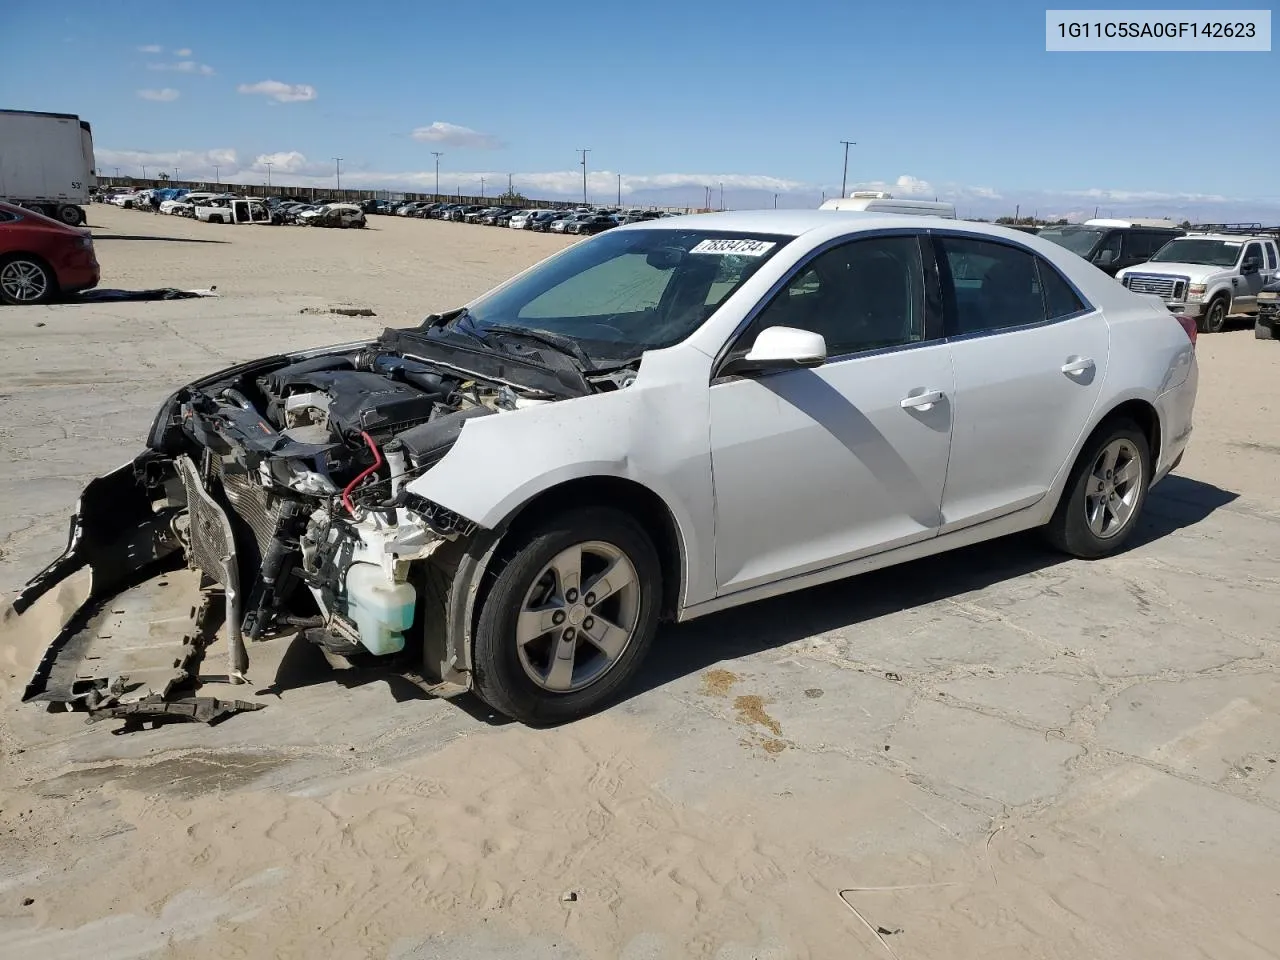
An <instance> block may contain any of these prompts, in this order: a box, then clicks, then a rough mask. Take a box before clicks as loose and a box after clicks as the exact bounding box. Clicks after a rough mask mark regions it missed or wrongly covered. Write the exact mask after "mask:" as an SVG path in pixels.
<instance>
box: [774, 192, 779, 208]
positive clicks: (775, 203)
mask: <svg viewBox="0 0 1280 960" xmlns="http://www.w3.org/2000/svg"><path fill="white" fill-rule="evenodd" d="M773 209H775V210H777V209H778V195H777V194H776V193H775V194H774V195H773Z"/></svg>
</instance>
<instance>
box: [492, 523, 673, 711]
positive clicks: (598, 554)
mask: <svg viewBox="0 0 1280 960" xmlns="http://www.w3.org/2000/svg"><path fill="white" fill-rule="evenodd" d="M661 595H662V569H661V566H660V564H659V562H658V554H657V551H656V550H655V549H654V546H653V542H652V541H651V540H650V539H649V536H648V534H646V533H645V531H644V529H643V528H642V527H640V526H639V525H638V524H637V523H636V522H635V521H634V520H633V519H631V517H629V516H628V515H626V514H624V513H621V512H619V511H616V510H612V509H608V508H600V507H589V508H583V509H578V510H572V511H569V512H566V513H564V514H561V515H560V516H558V517H553V518H551V519H550V520H549V521H547V522H546V523H545V524H543V525H542V526H540V527H538V528H537V529H535V530H533V531H531V532H529V533H528V534H527V535H525V536H523V537H521V538H520V539H519V540H518V541H517V542H516V543H514V544H513V545H512V547H511V549H510V550H509V551H508V552H507V553H506V557H505V561H504V562H503V563H502V564H501V565H500V568H499V572H498V573H497V575H496V578H495V580H494V581H493V585H492V588H491V589H490V591H489V594H488V596H487V597H486V598H485V600H484V604H483V606H482V608H481V610H480V616H479V620H478V622H477V624H476V635H475V649H474V661H475V688H476V692H477V693H478V694H479V695H480V696H481V698H483V699H484V700H485V702H487V703H488V704H489V705H491V706H492V707H494V708H495V709H497V710H499V711H500V712H502V713H504V714H507V715H508V716H511V717H514V718H515V719H517V720H521V721H523V722H525V723H539V724H547V723H561V722H564V721H566V720H572V719H575V718H577V717H581V716H583V715H585V714H588V713H591V712H592V711H594V710H596V709H598V708H600V707H601V706H603V705H605V704H606V703H608V702H609V701H610V700H611V699H612V698H613V697H614V695H615V694H617V693H618V691H620V690H621V689H622V688H623V687H624V686H625V685H626V684H627V682H628V681H630V680H631V679H632V678H633V677H634V676H635V674H636V672H637V670H638V669H639V667H640V663H641V661H642V660H643V658H644V654H645V652H646V651H647V650H648V647H649V645H650V643H651V642H652V640H653V636H654V633H655V632H656V630H657V625H658V606H659V601H660V598H661Z"/></svg>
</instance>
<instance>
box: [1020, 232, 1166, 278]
mask: <svg viewBox="0 0 1280 960" xmlns="http://www.w3.org/2000/svg"><path fill="white" fill-rule="evenodd" d="M1186 232H1187V231H1185V230H1183V229H1182V228H1181V227H1175V226H1172V225H1169V226H1165V225H1163V224H1154V223H1151V222H1150V221H1147V222H1145V223H1144V222H1143V221H1128V220H1086V221H1085V222H1084V223H1068V224H1062V225H1060V226H1049V227H1041V228H1040V232H1039V233H1038V234H1037V236H1040V237H1044V239H1046V240H1049V241H1052V242H1053V243H1056V244H1058V246H1060V247H1066V248H1067V249H1068V250H1070V251H1071V252H1072V253H1077V254H1079V255H1080V256H1082V257H1084V258H1085V259H1086V260H1088V261H1089V262H1090V263H1092V264H1093V265H1094V266H1095V267H1097V268H1098V269H1099V270H1101V271H1102V272H1103V273H1109V274H1111V276H1113V277H1114V276H1115V275H1116V274H1117V273H1118V272H1119V271H1121V270H1123V269H1124V268H1125V267H1132V266H1134V265H1135V264H1139V263H1146V262H1147V261H1148V260H1150V259H1151V258H1152V257H1153V256H1154V255H1155V253H1156V251H1157V250H1159V249H1160V248H1161V247H1163V246H1164V245H1165V244H1166V243H1168V242H1169V241H1170V240H1172V239H1174V238H1175V237H1181V236H1185V235H1186Z"/></svg>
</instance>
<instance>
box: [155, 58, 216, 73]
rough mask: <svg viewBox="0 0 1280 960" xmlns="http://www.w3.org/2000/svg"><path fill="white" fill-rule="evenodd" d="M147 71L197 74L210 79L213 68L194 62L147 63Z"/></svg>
mask: <svg viewBox="0 0 1280 960" xmlns="http://www.w3.org/2000/svg"><path fill="white" fill-rule="evenodd" d="M147 69H148V70H168V71H172V72H173V73H198V74H200V76H202V77H212V76H213V74H214V72H215V71H214V69H213V67H211V66H209V65H208V64H207V63H196V62H195V61H194V60H179V61H178V62H177V63H148V64H147Z"/></svg>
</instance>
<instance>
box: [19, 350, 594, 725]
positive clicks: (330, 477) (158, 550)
mask: <svg viewBox="0 0 1280 960" xmlns="http://www.w3.org/2000/svg"><path fill="white" fill-rule="evenodd" d="M428 347H430V349H428ZM441 356H443V357H444V361H443V362H442V361H441V360H440V357H441ZM433 357H434V359H433ZM516 367H517V368H518V367H519V364H516ZM474 368H480V369H479V372H476V370H475V369H474ZM511 368H512V358H510V357H507V358H503V359H500V360H494V359H492V358H491V357H486V356H485V355H484V353H483V351H479V350H467V349H463V348H459V347H448V346H443V347H442V346H439V345H432V344H430V343H429V341H427V340H426V339H424V338H423V336H420V335H415V334H414V332H413V331H396V330H388V331H387V332H386V333H384V334H383V336H382V337H381V338H380V339H379V340H376V341H372V342H367V343H360V344H351V345H345V346H342V347H334V348H328V349H326V350H323V351H312V352H308V353H300V354H291V355H288V356H276V357H269V358H265V359H263V360H258V361H253V362H251V363H247V364H243V365H241V366H239V367H234V368H231V369H229V370H226V371H223V372H221V373H219V374H215V375H213V376H212V377H209V378H205V379H203V380H200V381H197V382H196V383H194V384H192V385H190V386H187V387H184V388H183V389H181V390H179V391H178V392H177V393H175V394H174V395H173V396H172V397H171V398H170V399H169V400H168V401H167V402H166V403H165V404H164V406H163V407H162V409H161V410H160V412H159V415H158V416H157V418H156V420H155V423H154V425H153V427H152V430H151V434H150V436H149V438H148V442H147V448H146V450H145V451H144V452H143V453H142V454H140V455H139V456H138V457H137V458H136V459H134V461H133V462H132V463H129V464H126V465H125V466H123V467H121V468H119V469H117V470H115V471H114V472H112V473H110V474H108V475H106V476H104V477H100V478H98V479H96V480H93V481H92V482H91V483H90V484H89V485H88V486H87V487H86V488H85V490H84V492H83V494H82V496H81V498H80V501H79V503H78V504H77V507H76V511H75V515H74V516H73V518H72V524H71V534H70V538H69V541H68V545H67V548H66V550H65V552H64V553H63V555H62V556H61V557H59V558H58V559H57V560H56V561H54V562H53V563H52V564H51V565H50V566H49V567H48V568H47V569H46V570H44V571H43V572H42V573H40V574H39V575H37V576H36V577H34V578H33V579H32V580H31V581H30V583H28V584H27V586H26V588H25V589H24V590H23V591H22V593H21V594H20V595H19V596H18V598H17V599H16V600H15V602H14V609H15V612H16V613H18V614H19V615H22V614H23V613H24V612H25V611H27V610H28V609H29V608H30V607H31V606H32V604H34V603H35V602H36V601H37V599H38V598H39V597H40V596H41V595H42V594H44V593H46V592H48V591H49V590H51V589H53V588H54V587H56V586H57V585H58V584H59V583H61V582H62V581H64V580H66V579H67V578H68V577H70V576H71V575H72V574H74V573H76V572H77V571H79V570H81V569H82V568H85V567H87V568H89V569H90V570H91V578H92V582H91V586H90V590H89V597H88V600H87V601H86V602H85V603H84V604H83V605H82V606H81V607H80V608H79V609H78V610H77V611H76V613H75V615H74V616H72V618H71V620H70V622H68V623H67V625H66V626H65V627H63V629H62V630H61V632H60V633H59V635H58V636H57V637H54V638H52V643H51V645H50V647H49V651H48V653H47V654H46V655H45V658H44V660H43V661H42V663H41V665H40V667H39V669H38V670H37V671H36V674H35V676H34V677H33V678H32V680H31V683H30V684H29V686H28V689H27V694H26V699H43V700H50V701H55V702H62V703H69V704H72V705H74V706H83V707H87V708H89V709H90V710H93V709H95V707H99V708H100V707H101V706H102V705H103V704H104V703H108V702H109V703H111V704H118V702H119V700H120V692H121V691H122V690H123V689H124V688H125V686H126V685H122V681H121V678H120V677H119V676H112V675H110V671H108V672H107V675H102V672H101V671H98V672H97V673H95V671H93V670H88V671H85V670H82V669H81V668H80V665H79V663H72V662H69V661H83V660H84V659H85V658H88V659H89V660H96V659H97V657H96V656H95V655H93V654H92V653H91V650H92V647H93V645H94V644H95V643H103V642H106V641H104V640H103V637H104V636H108V635H109V634H110V633H111V631H110V630H109V629H106V628H104V626H103V623H104V620H103V618H104V617H106V616H107V614H108V612H109V611H110V608H112V607H121V608H123V606H122V604H121V602H120V601H117V600H116V599H114V598H117V597H118V596H120V595H122V594H123V593H125V592H126V591H129V590H131V589H134V588H137V587H139V586H140V585H142V584H145V583H147V582H148V581H154V580H155V578H156V577H157V576H163V575H169V574H171V573H172V572H173V571H175V570H181V569H182V568H184V567H185V568H186V569H187V570H189V571H192V572H193V573H194V574H195V575H197V576H198V581H199V584H200V588H201V591H202V596H204V597H205V598H206V599H205V601H202V603H201V604H200V606H201V608H202V612H201V616H203V613H204V612H207V610H212V611H213V612H214V613H215V614H216V613H225V617H224V619H223V620H222V628H223V632H224V635H225V638H226V640H227V645H228V663H227V672H228V674H229V676H230V679H231V680H232V681H233V682H243V680H244V676H245V671H246V669H247V667H248V654H247V650H248V647H249V646H250V645H251V644H253V643H254V642H256V641H261V640H266V639H269V638H272V637H275V636H279V635H281V634H286V633H287V634H297V633H299V632H304V633H305V634H306V636H307V639H309V640H311V641H312V642H313V643H316V644H319V645H321V646H323V647H325V648H326V649H328V650H329V651H330V652H332V653H336V654H340V655H346V656H351V655H355V654H359V653H368V654H374V655H390V654H396V653H398V652H400V651H401V650H404V649H405V647H406V637H407V636H419V637H420V636H421V633H420V632H419V631H421V630H422V629H423V624H424V618H425V617H427V615H428V613H427V611H426V610H425V609H424V607H425V606H426V605H425V604H424V603H423V595H424V592H425V591H426V590H427V587H426V583H425V578H426V577H428V576H430V574H429V573H428V572H427V570H426V568H427V567H429V566H430V564H429V563H424V561H430V560H431V558H433V556H434V555H436V554H437V553H438V552H440V551H442V550H445V549H446V548H447V547H448V546H449V545H451V544H452V545H455V547H457V546H458V545H461V544H465V542H466V540H467V539H468V538H470V537H472V536H473V535H474V534H475V533H476V532H477V531H476V527H475V525H474V524H473V523H472V522H471V521H469V520H468V519H467V518H465V517H462V516H459V515H457V514H455V513H453V512H451V511H449V510H447V509H445V508H444V507H442V506H440V505H439V504H435V503H432V502H430V501H427V500H425V499H424V498H422V497H420V496H417V495H415V494H413V493H411V492H410V491H409V490H408V489H407V484H408V483H409V482H410V481H411V480H412V479H413V478H415V477H416V476H419V475H421V474H422V473H423V472H425V471H426V470H428V469H430V468H431V466H432V465H434V464H435V463H436V462H438V461H439V460H440V459H441V458H442V457H443V456H444V455H445V454H446V453H447V452H448V450H449V449H450V448H451V446H452V445H453V443H454V442H456V440H457V438H458V436H459V434H460V432H461V430H462V429H463V428H464V427H465V425H466V424H467V422H468V421H470V420H472V419H474V418H477V417H482V416H488V415H493V414H496V413H500V412H503V411H508V410H515V409H518V408H520V407H522V406H526V405H530V404H536V403H544V402H547V401H549V400H554V399H557V398H559V397H564V396H571V395H575V394H577V393H581V392H583V391H584V390H585V389H586V387H585V384H583V383H582V382H581V380H580V379H579V380H577V382H575V378H573V377H566V376H565V375H564V374H563V372H560V373H552V372H548V371H547V370H546V369H545V368H543V369H533V368H530V369H529V370H528V371H526V372H528V373H530V374H531V376H529V377H524V378H522V382H517V383H515V384H513V383H512V382H511V381H510V380H506V379H504V378H503V374H504V373H509V372H510V369H511ZM531 384H532V385H531ZM446 552H447V551H446ZM455 552H456V551H455ZM449 562H452V563H454V564H456V563H457V560H456V557H455V559H453V560H452V561H449ZM161 582H162V583H163V582H167V581H161ZM115 612H116V613H119V612H120V610H116V611H115ZM193 616H194V614H193ZM196 619H200V618H199V617H197V618H196ZM204 631H205V627H204V626H201V625H197V626H195V627H193V628H192V629H191V631H190V632H189V635H188V636H187V637H186V639H185V641H184V649H186V651H187V654H188V655H187V656H186V657H185V658H184V659H183V660H182V661H181V663H180V664H179V665H180V666H181V667H182V669H180V670H179V672H178V675H176V676H175V677H174V683H172V684H170V685H169V686H168V687H166V689H165V690H162V691H157V690H156V689H155V687H154V685H153V686H152V687H151V689H150V690H149V691H148V690H140V691H139V692H138V695H139V696H142V695H143V694H147V693H150V694H151V695H153V696H154V695H156V694H159V695H161V696H167V695H169V694H170V693H171V692H175V691H177V690H178V689H179V688H181V687H182V686H184V684H185V685H186V686H190V682H191V681H194V678H195V673H194V666H195V663H197V662H198V660H199V656H200V652H201V649H202V646H203V643H204V640H203V639H200V636H201V634H202V633H203V632H204ZM420 650H421V647H420V646H416V647H415V648H414V650H413V652H414V653H415V654H416V653H418V652H420Z"/></svg>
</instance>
